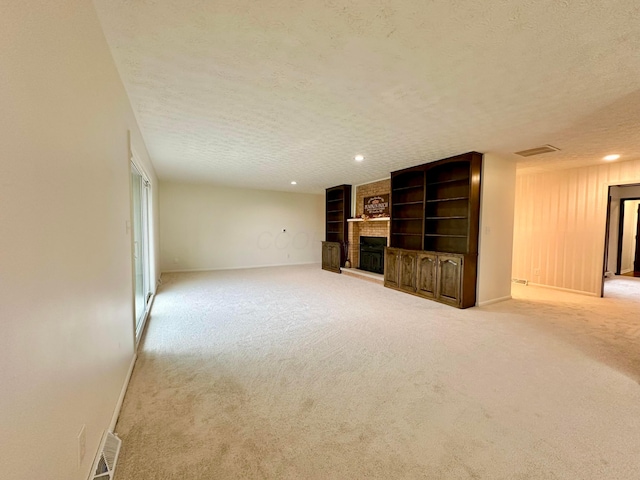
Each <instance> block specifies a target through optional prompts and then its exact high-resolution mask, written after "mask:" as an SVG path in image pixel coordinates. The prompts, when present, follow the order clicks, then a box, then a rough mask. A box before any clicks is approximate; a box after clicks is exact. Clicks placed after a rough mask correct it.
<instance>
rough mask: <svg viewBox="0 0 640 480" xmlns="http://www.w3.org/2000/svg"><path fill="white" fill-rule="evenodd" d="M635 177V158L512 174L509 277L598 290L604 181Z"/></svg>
mask: <svg viewBox="0 0 640 480" xmlns="http://www.w3.org/2000/svg"><path fill="white" fill-rule="evenodd" d="M638 182H640V160H634V161H628V162H614V163H602V164H600V165H596V166H591V167H583V168H574V169H568V170H560V171H555V172H548V173H535V174H528V175H518V176H517V181H516V210H515V211H516V221H515V228H514V260H513V276H514V277H515V278H521V279H527V280H529V281H531V282H532V283H537V284H542V285H547V286H552V287H557V288H563V289H568V290H577V291H581V292H585V293H590V294H593V295H600V289H601V285H602V265H603V259H604V238H605V225H606V213H607V192H608V187H609V185H619V184H628V183H638Z"/></svg>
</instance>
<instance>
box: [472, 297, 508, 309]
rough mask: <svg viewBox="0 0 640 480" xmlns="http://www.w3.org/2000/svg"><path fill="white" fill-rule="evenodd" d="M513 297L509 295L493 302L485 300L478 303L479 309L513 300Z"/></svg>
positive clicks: (492, 300) (493, 299) (494, 299)
mask: <svg viewBox="0 0 640 480" xmlns="http://www.w3.org/2000/svg"><path fill="white" fill-rule="evenodd" d="M511 298H512V297H511V295H507V296H506V297H500V298H492V299H491V300H485V301H484V302H478V304H477V306H478V307H486V306H487V305H492V304H494V303H498V302H504V301H505V300H511Z"/></svg>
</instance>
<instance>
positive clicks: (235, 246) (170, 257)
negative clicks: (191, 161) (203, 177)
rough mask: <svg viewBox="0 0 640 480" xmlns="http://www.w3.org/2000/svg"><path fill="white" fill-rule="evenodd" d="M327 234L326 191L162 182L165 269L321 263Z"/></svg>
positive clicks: (161, 239)
mask: <svg viewBox="0 0 640 480" xmlns="http://www.w3.org/2000/svg"><path fill="white" fill-rule="evenodd" d="M283 228H284V229H286V232H282V229H283ZM323 235H324V195H309V194H301V193H288V192H273V191H263V190H247V189H238V188H224V187H214V186H209V185H193V184H181V183H171V182H167V183H165V182H163V183H162V184H161V185H160V245H161V254H160V255H161V266H162V271H163V272H168V271H180V270H208V269H225V268H244V267H259V266H267V265H289V264H300V263H315V262H318V263H319V262H320V258H321V251H322V250H321V243H320V242H321V241H322V240H323V239H324V238H323Z"/></svg>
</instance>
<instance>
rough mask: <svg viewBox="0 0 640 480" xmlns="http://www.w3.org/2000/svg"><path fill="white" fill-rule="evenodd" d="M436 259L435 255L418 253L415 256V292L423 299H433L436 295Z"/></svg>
mask: <svg viewBox="0 0 640 480" xmlns="http://www.w3.org/2000/svg"><path fill="white" fill-rule="evenodd" d="M436 259H437V257H436V254H435V253H419V254H418V256H417V261H416V263H417V266H416V269H417V285H416V292H417V293H418V294H419V295H422V296H423V297H429V298H433V297H435V295H436V278H437V277H436V275H437V268H436V265H437V262H436Z"/></svg>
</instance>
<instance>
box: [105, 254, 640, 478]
mask: <svg viewBox="0 0 640 480" xmlns="http://www.w3.org/2000/svg"><path fill="white" fill-rule="evenodd" d="M163 281H164V284H163V286H162V288H161V290H160V292H159V294H158V296H157V298H156V300H155V305H154V308H153V312H152V317H151V320H150V324H149V327H148V332H147V335H146V338H145V340H144V344H143V347H142V349H141V354H140V357H139V360H138V363H137V366H136V368H135V371H134V374H133V378H132V381H131V384H130V387H129V391H128V393H127V396H126V399H125V403H124V407H123V410H122V414H121V417H120V420H119V422H118V425H117V432H118V433H119V435H120V436H121V438H122V439H123V449H122V452H121V457H120V461H119V465H118V469H117V472H116V473H117V475H116V478H117V480H146V479H149V480H151V479H153V480H162V479H190V480H200V479H203V480H204V479H236V478H256V479H257V478H266V479H414V478H415V479H418V478H422V479H492V480H493V479H509V480H512V479H571V480H575V479H581V480H586V479H597V480H603V479H635V478H638V472H640V386H639V385H638V383H637V381H636V380H637V379H638V373H639V372H640V366H639V365H638V363H637V356H638V352H639V349H638V346H639V340H638V335H639V327H640V319H639V318H638V307H639V305H640V303H638V301H634V300H626V299H624V298H613V297H615V295H618V294H617V293H615V292H619V291H624V290H625V289H631V290H630V291H634V290H633V289H634V288H639V290H637V291H636V292H638V291H640V283H638V279H633V278H626V279H625V280H620V279H619V278H616V279H615V280H614V281H612V282H614V283H609V284H608V291H610V292H613V293H610V295H611V296H612V298H605V299H596V298H589V297H586V296H580V295H570V294H562V293H558V292H555V291H550V290H545V289H541V288H535V287H520V288H519V289H517V291H515V295H516V296H517V297H518V299H515V300H510V301H507V302H503V303H500V304H495V305H491V306H488V307H483V308H473V309H468V310H456V309H454V308H450V307H447V306H443V305H440V304H438V303H435V302H430V301H427V300H423V299H420V298H416V297H413V296H411V295H407V294H403V293H400V292H396V291H393V290H390V289H386V288H383V287H381V286H378V285H375V284H373V283H370V282H365V281H362V280H359V279H357V278H352V277H348V276H346V275H336V274H333V273H329V272H325V271H322V270H320V268H319V267H317V266H298V267H283V268H264V269H254V270H242V271H226V272H207V273H190V274H171V275H164V276H163ZM615 282H622V283H618V284H615ZM625 282H626V283H625ZM629 282H632V283H629ZM633 282H635V283H633ZM623 296H624V295H623ZM582 337H583V338H582ZM613 340H615V341H613ZM610 341H613V343H610ZM625 349H626V350H625ZM608 351H610V352H613V353H612V355H611V358H609V357H608V356H607V352H608ZM623 351H626V352H627V353H631V352H633V356H634V359H633V360H631V359H629V360H628V361H627V360H625V359H624V358H622V357H624V354H623Z"/></svg>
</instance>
